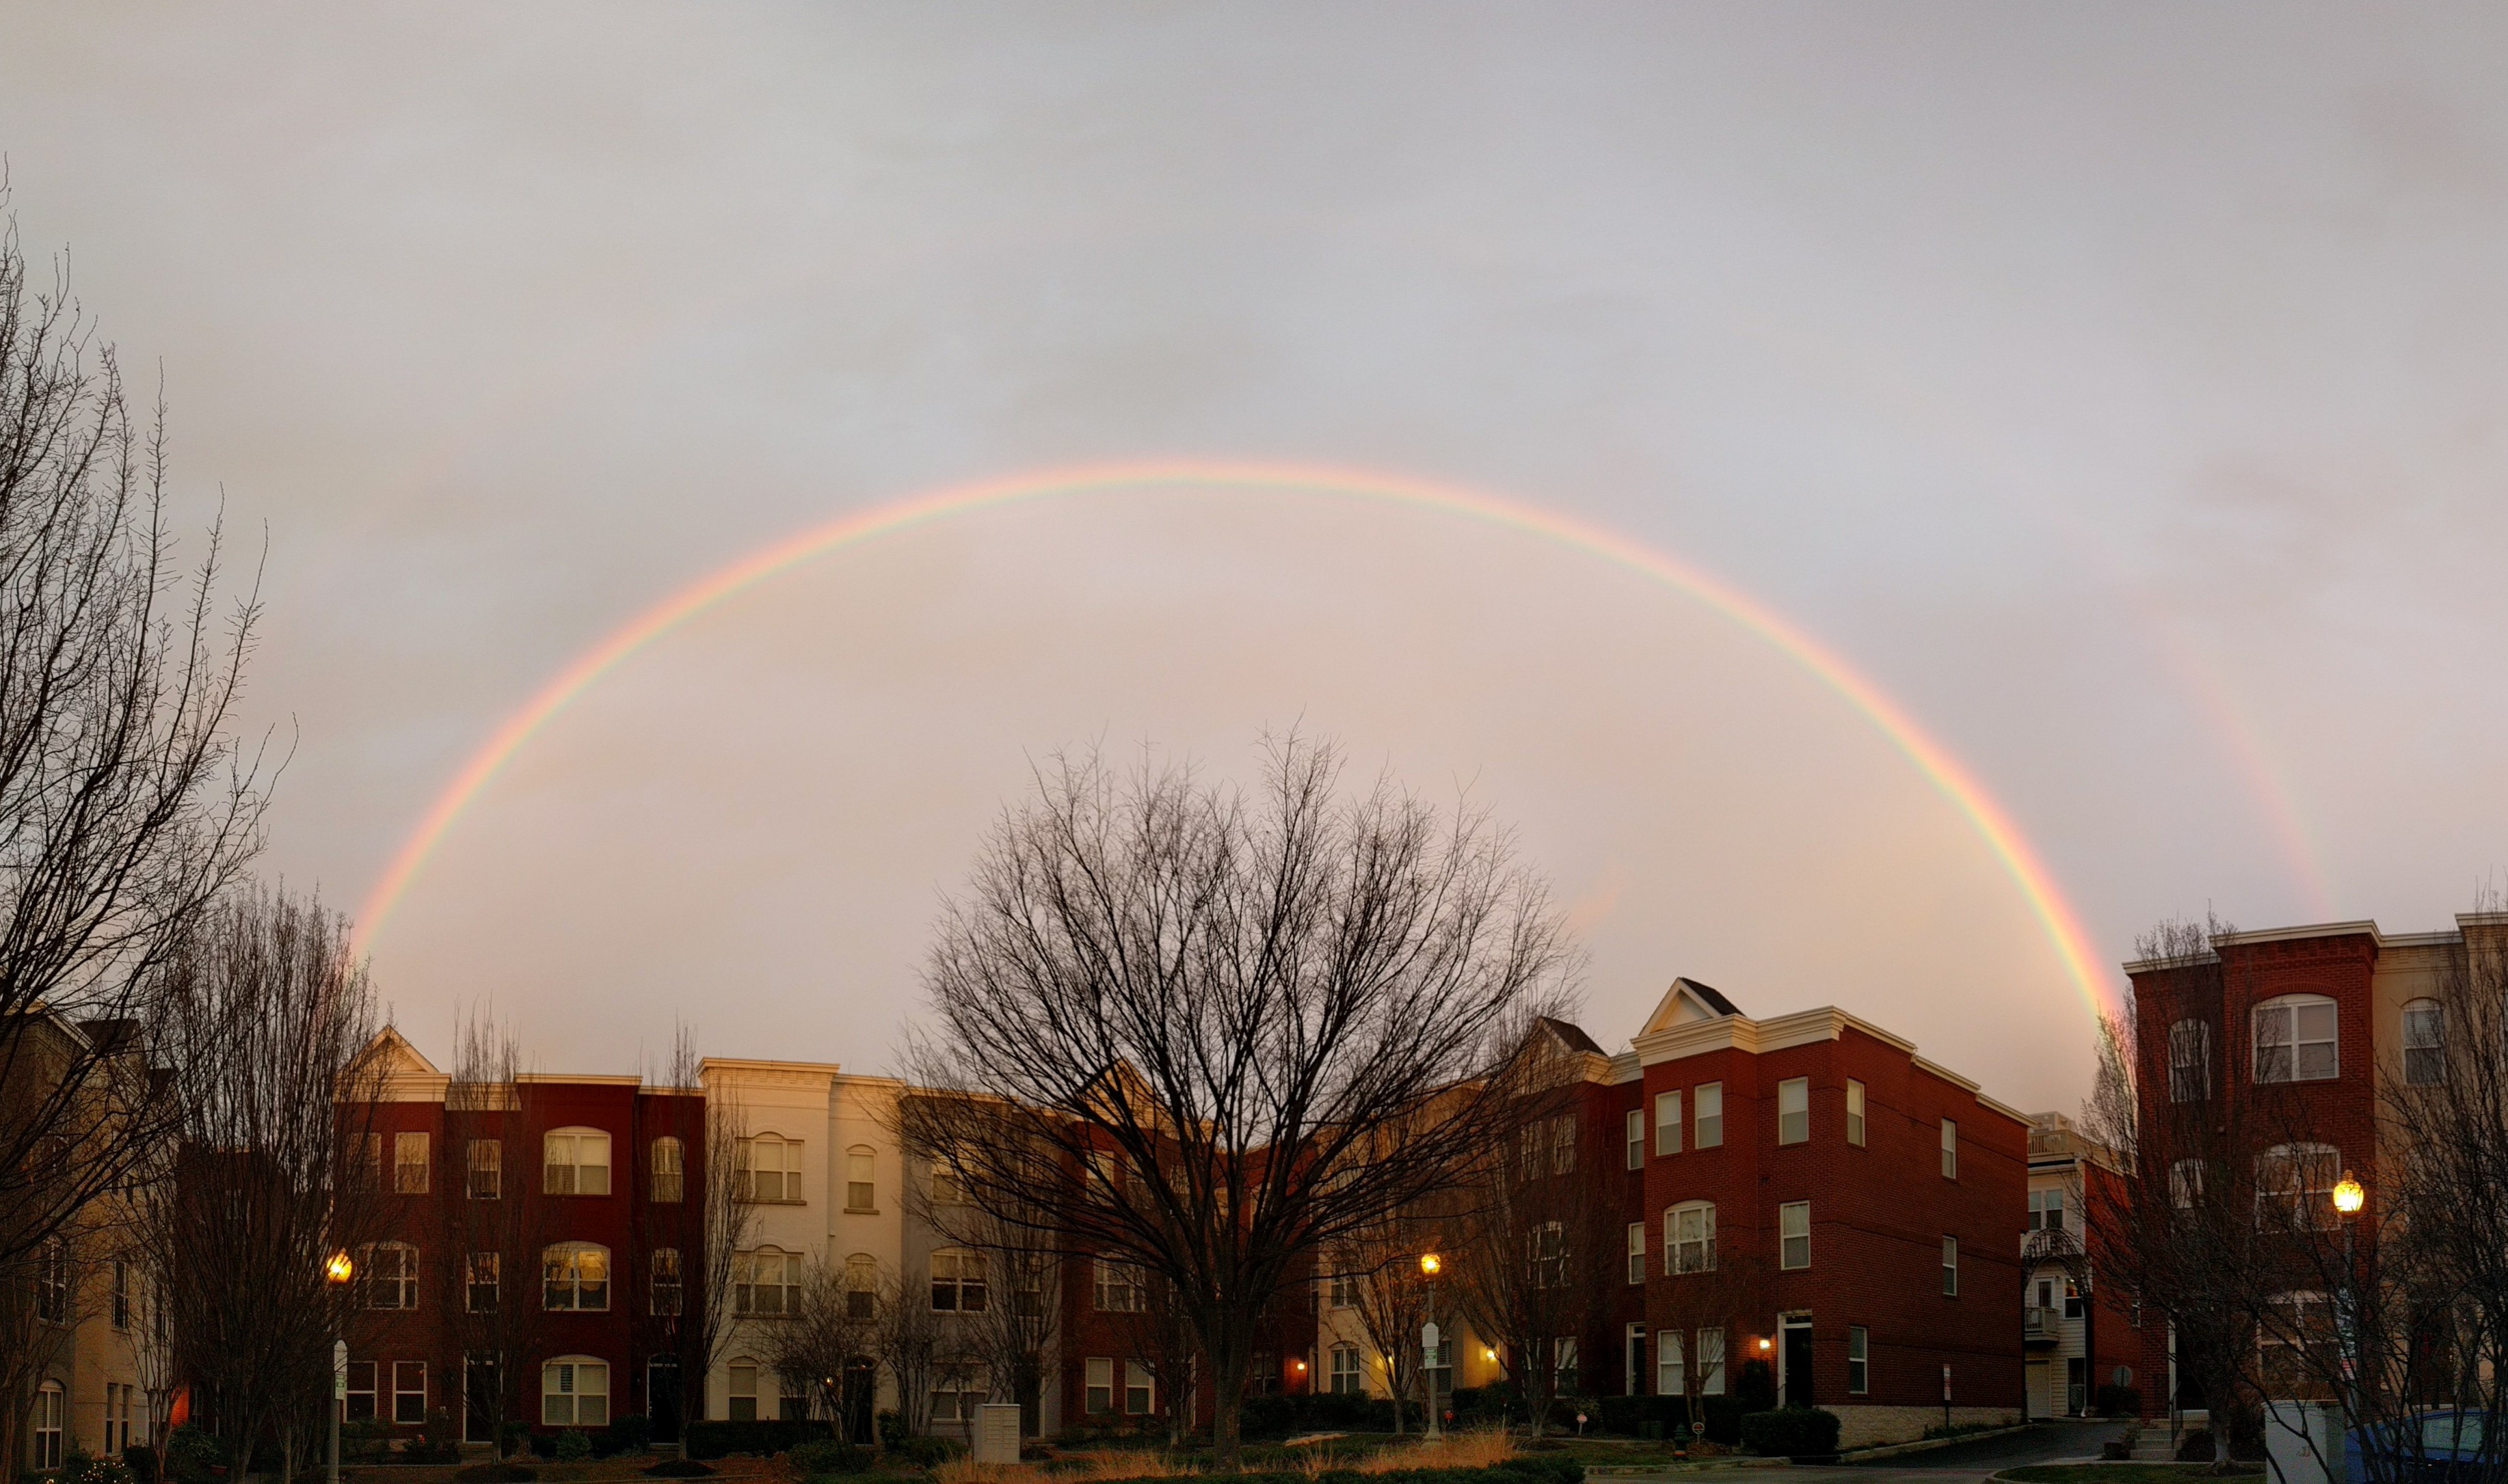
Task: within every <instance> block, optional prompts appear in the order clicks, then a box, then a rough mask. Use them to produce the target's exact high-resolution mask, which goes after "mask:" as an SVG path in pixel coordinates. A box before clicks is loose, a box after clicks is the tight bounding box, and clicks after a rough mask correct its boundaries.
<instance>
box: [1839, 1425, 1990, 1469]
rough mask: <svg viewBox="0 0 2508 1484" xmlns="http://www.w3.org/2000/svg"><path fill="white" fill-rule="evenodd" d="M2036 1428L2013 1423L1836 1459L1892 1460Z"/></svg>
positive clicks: (1865, 1450) (1852, 1461)
mask: <svg viewBox="0 0 2508 1484" xmlns="http://www.w3.org/2000/svg"><path fill="white" fill-rule="evenodd" d="M2036 1426H2038V1425H2037V1424H2036V1423H2031V1422H2024V1423H2014V1424H2012V1425H2011V1426H2010V1427H2009V1428H1988V1429H1986V1430H1984V1431H1982V1432H1963V1433H1961V1434H1960V1435H1959V1436H1957V1437H1920V1438H1918V1439H1916V1440H1915V1441H1914V1442H1912V1443H1886V1444H1884V1445H1882V1446H1881V1447H1878V1448H1858V1449H1857V1450H1855V1451H1854V1452H1853V1453H1841V1454H1839V1455H1838V1456H1837V1457H1838V1462H1839V1463H1841V1464H1861V1463H1863V1461H1864V1460H1866V1459H1894V1458H1897V1457H1899V1455H1900V1454H1902V1453H1931V1452H1933V1451H1934V1450H1935V1449H1936V1448H1950V1447H1955V1446H1957V1445H1959V1444H1961V1443H1974V1442H1982V1441H1983V1440H1985V1439H1986V1438H1989V1437H2010V1435H2011V1434H2012V1433H2014V1432H2026V1431H2028V1430H2030V1429H2031V1428H2034V1427H2036Z"/></svg>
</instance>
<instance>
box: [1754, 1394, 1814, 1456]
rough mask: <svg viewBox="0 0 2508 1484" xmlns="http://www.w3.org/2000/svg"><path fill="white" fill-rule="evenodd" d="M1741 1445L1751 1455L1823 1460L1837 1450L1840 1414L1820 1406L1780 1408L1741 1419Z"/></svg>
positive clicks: (1755, 1413)
mask: <svg viewBox="0 0 2508 1484" xmlns="http://www.w3.org/2000/svg"><path fill="white" fill-rule="evenodd" d="M1742 1442H1743V1445H1744V1446H1745V1447H1748V1448H1749V1449H1750V1450H1751V1451H1752V1453H1759V1454H1768V1455H1783V1456H1785V1457H1788V1458H1821V1457H1825V1456H1826V1455H1828V1454H1833V1453H1835V1452H1836V1451H1837V1414H1836V1413H1834V1412H1824V1411H1822V1410H1821V1409H1820V1408H1818V1407H1781V1408H1778V1409H1777V1410H1775V1411H1769V1412H1752V1413H1748V1414H1746V1415H1745V1416H1744V1417H1743V1418H1742Z"/></svg>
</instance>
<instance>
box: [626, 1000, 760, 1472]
mask: <svg viewBox="0 0 2508 1484" xmlns="http://www.w3.org/2000/svg"><path fill="white" fill-rule="evenodd" d="M702 1078H703V1071H702V1068H701V1066H700V1063H699V1059H698V1057H697V1054H696V1043H695V1040H694V1037H693V1036H692V1035H691V1034H690V1032H689V1031H688V1029H687V1028H686V1027H685V1026H682V1027H681V1028H679V1031H678V1032H677V1034H676V1035H675V1036H674V1037H673V1042H672V1052H671V1060H670V1064H669V1066H668V1067H667V1068H663V1070H662V1071H661V1073H660V1076H659V1077H658V1079H656V1080H657V1081H658V1082H659V1085H660V1087H661V1088H663V1089H667V1091H663V1092H658V1093H657V1094H656V1095H655V1096H653V1097H650V1098H648V1099H647V1100H646V1105H647V1110H648V1111H647V1117H648V1122H649V1130H650V1132H651V1133H652V1134H653V1135H655V1136H656V1138H655V1139H651V1140H646V1141H645V1148H644V1150H643V1151H642V1153H641V1155H640V1157H641V1159H642V1160H643V1161H644V1164H643V1166H642V1171H643V1178H644V1179H645V1183H646V1191H645V1194H646V1196H647V1199H645V1200H643V1201H639V1202H637V1203H636V1206H635V1212H636V1227H635V1232H634V1237H635V1249H634V1251H632V1252H631V1253H630V1256H629V1261H630V1263H631V1264H632V1266H633V1267H634V1269H635V1271H636V1272H637V1275H638V1277H639V1279H640V1280H641V1286H642V1298H641V1301H639V1302H636V1303H635V1305H634V1308H635V1312H634V1316H633V1318H632V1321H631V1325H632V1329H633V1332H634V1333H635V1335H636V1344H637V1349H638V1350H639V1351H640V1352H641V1353H643V1354H645V1355H648V1356H669V1357H673V1358H674V1359H675V1360H676V1361H677V1362H678V1365H679V1370H678V1378H677V1384H678V1387H679V1392H678V1397H677V1402H676V1404H675V1406H676V1415H675V1416H674V1417H673V1418H672V1419H671V1421H672V1422H673V1423H674V1424H675V1425H676V1428H677V1430H678V1433H677V1435H678V1436H679V1437H680V1438H681V1439H682V1441H684V1440H685V1438H686V1436H687V1432H686V1426H687V1424H688V1423H689V1422H691V1421H694V1420H696V1419H698V1418H700V1417H702V1416H703V1415H704V1408H705V1395H706V1381H707V1377H708V1376H709V1375H710V1374H711V1372H712V1370H713V1366H714V1360H715V1358H716V1357H717V1356H718V1354H719V1347H720V1345H721V1344H722V1343H724V1342H725V1341H726V1340H727V1338H728V1329H729V1323H730V1321H731V1315H730V1312H729V1311H730V1306H731V1297H732V1295H731V1289H730V1283H731V1272H732V1261H733V1257H732V1255H731V1253H730V1250H729V1249H727V1248H721V1247H710V1246H709V1245H708V1243H709V1238H710V1237H711V1238H712V1239H714V1240H716V1241H718V1242H728V1243H734V1244H738V1243H745V1242H746V1241H747V1240H748V1233H749V1232H750V1231H751V1230H753V1229H754V1226H755V1213H753V1212H752V1211H750V1210H749V1209H748V1208H747V1207H746V1206H745V1205H744V1204H742V1203H741V1202H740V1201H739V1200H738V1199H737V1196H738V1193H739V1192H738V1190H737V1189H736V1184H737V1177H738V1171H737V1164H736V1162H734V1161H728V1160H726V1161H717V1160H716V1159H715V1157H714V1155H715V1145H716V1142H717V1139H716V1135H715V1133H714V1131H713V1129H712V1128H711V1126H710V1125H709V1123H708V1121H707V1118H706V1105H705V1097H704V1087H703V1081H702ZM740 1134H741V1127H740V1123H739V1120H738V1118H737V1117H735V1118H734V1119H733V1122H732V1126H731V1127H730V1128H728V1129H726V1130H725V1131H724V1139H725V1140H727V1142H728V1143H729V1144H730V1145H732V1146H734V1147H736V1145H737V1143H738V1140H739V1137H740ZM659 1140H671V1143H670V1144H668V1145H667V1146H666V1145H664V1144H662V1143H660V1142H659ZM665 1147H668V1148H669V1149H670V1151H671V1152H672V1154H673V1155H675V1156H676V1158H677V1160H678V1164H679V1169H678V1170H677V1171H676V1172H674V1171H670V1170H666V1169H662V1168H659V1166H658V1165H657V1164H656V1161H657V1160H658V1159H659V1158H660V1157H661V1151H662V1150H663V1149H664V1148H665ZM718 1172H719V1175H718ZM718 1177H719V1178H720V1180H721V1182H722V1183H721V1184H720V1185H718V1184H717V1183H716V1180H717V1179H718ZM718 1228H719V1229H718ZM717 1251H721V1252H723V1253H724V1255H723V1257H722V1259H721V1261H720V1262H719V1263H717V1262H716V1261H715V1259H714V1256H713V1255H712V1254H713V1253H715V1252H717ZM709 1316H713V1317H717V1318H719V1320H720V1321H721V1324H720V1326H719V1327H712V1328H710V1327H708V1326H709ZM649 1374H650V1373H649V1372H648V1376H649ZM647 1404H648V1405H651V1406H653V1407H654V1408H655V1410H656V1411H657V1412H658V1411H659V1410H660V1407H661V1402H659V1401H656V1400H653V1399H652V1398H650V1397H648V1398H647ZM653 1420H654V1422H655V1423H656V1424H659V1423H661V1422H662V1421H663V1419H662V1418H661V1417H659V1416H656V1417H655V1418H654V1419H653ZM657 1435H658V1434H657Z"/></svg>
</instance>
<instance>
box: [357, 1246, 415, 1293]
mask: <svg viewBox="0 0 2508 1484" xmlns="http://www.w3.org/2000/svg"><path fill="white" fill-rule="evenodd" d="M356 1272H357V1275H358V1282H359V1284H360V1285H362V1286H363V1288H364V1290H365V1298H366V1307H367V1308H369V1309H415V1308H417V1307H418V1249H416V1248H414V1247H412V1246H410V1245H409V1244H408V1243H406V1242H377V1243H374V1244H371V1245H370V1246H368V1247H366V1248H364V1249H360V1250H359V1252H358V1254H357V1262H356Z"/></svg>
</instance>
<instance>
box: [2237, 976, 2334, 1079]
mask: <svg viewBox="0 0 2508 1484" xmlns="http://www.w3.org/2000/svg"><path fill="white" fill-rule="evenodd" d="M2313 1009H2324V1010H2327V1011H2330V1012H2332V1017H2333V1022H2334V1033H2333V1035H2332V1036H2331V1037H2328V1038H2326V1039H2322V1040H2306V1041H2303V1040H2301V1039H2300V1037H2299V1018H2300V1012H2301V1011H2303V1010H2313ZM2268 1019H2277V1020H2280V1021H2281V1022H2282V1024H2283V1028H2284V1029H2286V1030H2287V1031H2288V1032H2289V1033H2290V1034H2289V1039H2288V1040H2286V1041H2284V1040H2280V1039H2274V1040H2271V1041H2268V1040H2267V1039H2266V1033H2265V1027H2266V1022H2267V1020H2268ZM2247 1033H2248V1036H2249V1039H2250V1040H2251V1042H2252V1043H2253V1049H2254V1056H2253V1064H2254V1065H2253V1070H2254V1074H2255V1079H2256V1081H2257V1083H2258V1084H2260V1085H2264V1086H2272V1085H2276V1084H2279V1083H2283V1082H2335V1081H2340V1080H2342V1006H2341V1005H2340V1004H2339V1003H2337V1002H2336V1001H2335V999H2334V998H2333V996H2332V995H2275V996H2273V997H2272V998H2270V999H2268V1000H2266V1001H2264V1002H2263V1003H2262V1004H2259V1005H2257V1006H2256V1007H2255V1008H2254V1009H2252V1010H2250V1011H2248V1012H2247ZM2309 1046H2325V1047H2329V1048H2330V1058H2331V1060H2330V1061H2329V1063H2328V1065H2327V1069H2326V1070H2324V1071H2322V1072H2320V1073H2318V1074H2316V1075H2313V1076H2309V1075H2303V1074H2302V1071H2301V1064H2302V1063H2303V1062H2304V1061H2305V1057H2304V1056H2303V1055H2302V1052H2303V1051H2304V1050H2305V1048H2306V1047H2309ZM2285 1048H2286V1049H2287V1050H2288V1051H2289V1053H2290V1064H2289V1066H2288V1067H2287V1068H2283V1069H2284V1070H2285V1071H2286V1073H2287V1074H2286V1075H2283V1076H2267V1075H2266V1074H2265V1072H2266V1069H2267V1068H2266V1066H2265V1053H2266V1052H2268V1051H2269V1050H2276V1049H2285Z"/></svg>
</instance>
